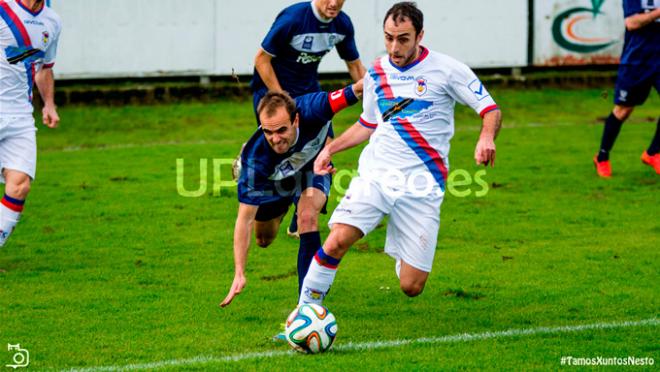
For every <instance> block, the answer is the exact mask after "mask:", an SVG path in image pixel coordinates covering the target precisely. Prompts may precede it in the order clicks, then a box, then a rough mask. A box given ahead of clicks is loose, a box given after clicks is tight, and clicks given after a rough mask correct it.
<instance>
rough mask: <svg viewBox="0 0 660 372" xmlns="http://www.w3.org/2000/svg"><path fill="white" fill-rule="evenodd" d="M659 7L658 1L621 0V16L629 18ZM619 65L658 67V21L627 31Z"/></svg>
mask: <svg viewBox="0 0 660 372" xmlns="http://www.w3.org/2000/svg"><path fill="white" fill-rule="evenodd" d="M658 7H660V0H623V14H624V16H625V17H630V16H632V15H635V14H638V13H644V12H648V11H651V10H653V9H655V8H658ZM621 64H626V65H653V66H656V67H657V66H660V19H656V20H655V22H653V23H651V24H649V25H646V26H644V27H642V28H641V29H639V30H635V31H627V30H626V37H625V44H624V46H623V53H622V54H621Z"/></svg>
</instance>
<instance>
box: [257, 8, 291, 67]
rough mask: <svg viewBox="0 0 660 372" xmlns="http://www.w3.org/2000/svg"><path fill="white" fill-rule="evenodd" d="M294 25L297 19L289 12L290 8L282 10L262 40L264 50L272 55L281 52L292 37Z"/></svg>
mask: <svg viewBox="0 0 660 372" xmlns="http://www.w3.org/2000/svg"><path fill="white" fill-rule="evenodd" d="M294 25H295V20H294V19H293V18H292V17H291V14H289V12H288V9H284V10H283V11H281V12H280V14H278V15H277V18H275V22H273V25H272V26H271V27H270V30H269V31H268V34H267V35H266V37H265V38H264V40H263V41H262V42H261V47H262V48H263V50H265V51H266V52H268V54H270V55H272V56H277V55H278V54H279V53H281V52H282V51H283V49H284V47H285V46H286V45H287V44H288V42H289V40H290V39H291V32H292V29H293V26H294Z"/></svg>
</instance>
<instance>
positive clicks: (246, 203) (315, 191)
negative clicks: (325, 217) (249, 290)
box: [220, 80, 362, 307]
mask: <svg viewBox="0 0 660 372" xmlns="http://www.w3.org/2000/svg"><path fill="white" fill-rule="evenodd" d="M361 95H362V81H361V80H360V81H358V82H357V83H355V84H353V85H351V86H348V87H346V88H344V89H341V90H338V91H335V92H332V93H326V92H317V93H310V94H305V95H302V96H300V97H298V98H295V99H293V98H291V97H290V96H289V95H288V94H287V93H286V92H282V91H270V92H268V93H267V94H266V95H265V96H264V98H262V100H261V102H260V103H259V106H258V107H257V114H258V115H259V119H260V121H261V126H260V127H259V129H258V130H257V131H256V132H255V133H254V134H253V135H252V137H251V138H250V139H249V140H248V142H247V143H246V144H245V147H244V148H243V154H244V156H243V157H242V163H243V164H242V167H241V175H240V177H239V180H238V200H239V207H238V216H237V218H236V225H235V227H234V267H235V272H234V281H233V283H232V286H231V288H230V290H229V293H228V294H227V297H226V298H225V299H224V300H223V301H222V303H221V304H220V306H222V307H225V306H227V305H229V304H230V303H231V301H232V299H233V298H234V297H235V296H236V295H238V294H239V293H241V291H242V290H243V288H244V287H245V284H246V279H245V266H246V263H247V254H248V248H249V245H250V240H251V234H252V230H254V232H255V235H256V241H257V245H259V246H260V247H264V248H265V247H267V246H269V245H270V244H271V243H272V242H273V240H274V239H275V237H276V236H277V231H278V229H279V226H280V222H281V221H282V218H283V217H284V215H285V214H286V212H287V211H288V210H289V206H290V205H291V204H293V203H295V202H297V205H298V211H299V218H300V221H301V224H300V230H301V235H300V250H299V251H300V252H301V253H299V254H298V291H300V286H301V285H302V280H303V278H304V277H305V274H306V273H307V269H308V268H309V264H310V263H311V261H312V258H313V257H314V253H315V252H316V250H317V249H318V247H319V246H320V245H321V236H320V234H319V229H318V215H319V213H321V212H322V211H323V210H325V204H326V202H327V200H328V194H329V193H330V184H331V181H332V178H331V176H330V175H328V174H326V175H323V176H319V175H315V174H314V172H313V164H314V159H316V156H317V155H318V153H319V152H320V151H321V149H322V148H323V146H324V144H325V140H326V137H327V134H328V131H329V130H330V125H331V121H330V120H331V119H332V117H333V116H334V114H335V113H337V112H338V111H340V110H342V109H344V108H346V107H348V106H349V105H352V104H355V103H357V101H358V97H360V96H361Z"/></svg>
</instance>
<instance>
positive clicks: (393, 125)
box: [359, 47, 497, 191]
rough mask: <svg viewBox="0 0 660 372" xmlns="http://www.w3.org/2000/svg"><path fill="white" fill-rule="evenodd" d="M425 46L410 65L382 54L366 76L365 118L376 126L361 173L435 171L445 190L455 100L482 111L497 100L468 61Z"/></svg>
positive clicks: (362, 118) (373, 175)
mask: <svg viewBox="0 0 660 372" xmlns="http://www.w3.org/2000/svg"><path fill="white" fill-rule="evenodd" d="M421 48H422V50H421V53H420V56H419V58H418V59H417V60H415V61H414V62H413V63H411V64H409V65H407V66H405V67H398V66H396V65H394V64H393V63H392V62H391V61H390V59H389V57H388V56H383V57H381V58H378V59H377V60H376V61H375V62H374V64H373V66H372V67H371V68H370V69H369V71H368V73H367V74H366V76H365V79H364V97H363V113H362V115H361V116H360V120H359V122H360V123H361V124H362V125H364V126H366V127H368V128H372V129H375V131H374V133H373V134H372V135H371V138H370V140H369V144H368V145H367V146H366V147H365V149H364V150H363V151H362V154H361V155H360V163H359V173H360V175H361V176H368V177H370V178H378V177H380V176H381V175H383V174H390V173H391V172H392V171H398V172H399V174H400V173H403V175H404V176H406V177H410V176H411V175H413V177H414V176H415V175H416V174H417V173H418V172H420V173H425V174H426V175H428V174H429V172H430V174H431V175H432V178H433V179H434V180H435V181H436V183H437V185H438V186H439V187H440V188H441V189H442V190H443V191H444V188H445V181H446V179H447V173H448V155H449V141H450V139H451V138H452V136H453V135H454V106H455V103H456V102H459V103H461V104H464V105H468V106H470V107H472V109H474V110H475V111H476V112H477V113H479V114H480V115H481V116H482V117H483V115H485V114H486V113H487V112H489V111H492V110H495V109H497V105H496V104H495V101H494V100H493V98H492V97H491V96H490V94H489V93H488V91H487V90H486V88H485V87H484V86H483V84H482V83H481V81H480V80H479V78H477V76H476V75H475V74H474V72H472V70H471V69H470V68H469V67H468V66H466V65H465V64H463V63H461V62H459V61H457V60H455V59H453V58H451V57H449V56H447V55H444V54H441V53H437V52H433V51H430V50H428V49H427V48H424V47H421Z"/></svg>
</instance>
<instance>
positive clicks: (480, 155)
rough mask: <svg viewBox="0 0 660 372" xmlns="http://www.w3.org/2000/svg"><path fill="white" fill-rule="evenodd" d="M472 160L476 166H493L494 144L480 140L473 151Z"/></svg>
mask: <svg viewBox="0 0 660 372" xmlns="http://www.w3.org/2000/svg"><path fill="white" fill-rule="evenodd" d="M474 160H475V161H476V163H477V165H481V164H483V165H485V166H488V164H490V166H491V167H494V166H495V142H494V141H493V140H492V139H487V138H480V139H479V142H477V148H476V149H475V150H474Z"/></svg>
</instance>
